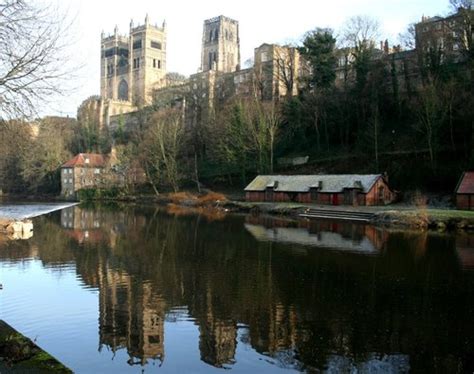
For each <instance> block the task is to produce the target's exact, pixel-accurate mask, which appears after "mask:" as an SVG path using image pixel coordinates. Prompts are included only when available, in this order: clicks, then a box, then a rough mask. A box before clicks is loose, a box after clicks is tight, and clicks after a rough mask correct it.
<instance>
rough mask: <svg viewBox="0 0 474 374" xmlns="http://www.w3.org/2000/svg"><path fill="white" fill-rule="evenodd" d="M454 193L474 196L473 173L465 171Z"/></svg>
mask: <svg viewBox="0 0 474 374" xmlns="http://www.w3.org/2000/svg"><path fill="white" fill-rule="evenodd" d="M456 193H461V194H464V193H466V194H474V171H466V172H465V173H464V174H463V175H462V177H461V180H460V181H459V183H458V187H457V188H456Z"/></svg>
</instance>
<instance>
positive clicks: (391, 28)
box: [43, 0, 449, 116]
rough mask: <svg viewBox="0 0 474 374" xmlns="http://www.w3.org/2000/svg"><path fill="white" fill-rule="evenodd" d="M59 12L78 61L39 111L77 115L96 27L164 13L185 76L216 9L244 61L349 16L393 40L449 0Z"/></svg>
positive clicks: (92, 60) (270, 1)
mask: <svg viewBox="0 0 474 374" xmlns="http://www.w3.org/2000/svg"><path fill="white" fill-rule="evenodd" d="M57 5H58V7H60V8H61V10H62V11H65V12H67V14H68V16H69V17H70V18H73V19H74V21H73V26H72V28H71V34H73V36H72V41H73V43H72V46H71V53H70V54H71V56H72V58H73V62H71V65H74V66H76V65H81V66H82V68H81V69H79V70H78V71H77V72H76V75H77V77H75V78H74V79H72V80H71V82H70V83H71V84H72V85H73V87H74V89H73V90H72V91H71V92H70V93H68V95H67V97H63V98H60V99H58V100H54V102H52V104H51V106H50V107H49V108H45V109H44V111H43V112H44V114H45V115H46V114H56V115H61V114H62V115H70V116H75V115H76V110H77V107H78V106H79V104H80V103H81V102H82V101H83V100H84V99H86V98H87V97H89V96H91V95H98V94H99V91H100V82H99V74H100V34H101V32H102V30H103V31H104V32H105V33H106V34H107V33H113V30H114V27H115V25H117V26H118V28H119V33H124V34H125V33H126V32H127V31H128V28H129V23H130V19H132V18H133V20H134V22H135V25H136V24H137V23H143V22H144V19H145V15H146V14H147V13H148V15H149V17H150V22H151V23H158V24H161V23H162V22H163V20H164V19H166V23H167V29H168V49H167V60H168V71H176V72H179V73H181V74H185V75H189V74H193V73H195V72H197V69H198V68H199V65H200V47H201V36H202V35H201V34H202V23H203V21H204V20H205V19H208V18H212V17H215V16H218V15H221V14H222V15H225V16H228V17H231V18H234V19H236V20H238V21H239V23H240V43H241V57H242V58H241V60H242V64H244V62H245V61H246V60H247V59H249V58H251V57H252V56H253V49H254V48H255V47H257V46H259V45H260V44H262V43H264V42H267V43H285V42H290V41H291V42H297V41H299V40H301V37H302V35H303V34H304V33H305V32H306V31H308V30H311V29H314V28H315V27H331V28H333V29H335V30H336V32H337V31H338V29H339V28H340V27H341V26H342V25H343V24H344V22H345V21H346V20H347V19H348V18H349V17H351V16H355V15H369V16H371V17H375V18H377V19H378V20H379V22H380V23H381V25H382V33H383V35H382V37H383V38H388V39H389V40H390V41H391V42H397V41H398V40H397V37H398V34H399V33H400V32H402V31H404V30H405V29H406V26H407V25H408V24H409V23H411V22H415V21H419V20H420V19H421V16H422V15H428V16H434V15H443V14H446V13H447V11H448V10H449V1H448V0H337V1H322V0H287V1H284V0H252V1H249V0H241V1H235V0H233V1H229V0H200V1H197V0H195V1H192V0H190V1H182V0H162V1H151V0H61V1H60V2H59V1H58V2H57Z"/></svg>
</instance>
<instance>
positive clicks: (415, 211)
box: [0, 190, 474, 231]
mask: <svg viewBox="0 0 474 374" xmlns="http://www.w3.org/2000/svg"><path fill="white" fill-rule="evenodd" d="M239 198H242V197H241V196H237V195H235V194H234V195H232V194H223V193H218V192H213V191H209V190H208V191H206V192H204V193H201V194H196V193H193V192H178V193H163V194H160V195H128V196H121V197H120V198H101V199H93V200H91V201H99V202H112V203H115V202H118V203H120V202H122V203H128V204H129V203H131V204H137V205H158V206H165V207H166V208H167V210H168V211H169V212H170V213H172V214H176V215H186V214H202V215H205V216H207V217H209V218H211V219H212V218H216V217H220V216H222V215H224V214H226V213H230V212H234V213H235V212H238V213H253V214H258V213H262V214H269V215H276V216H290V217H293V218H303V217H302V215H304V214H305V212H307V211H308V210H313V209H319V210H321V211H330V212H332V213H334V212H341V213H344V215H345V216H349V218H347V217H346V219H348V220H350V216H351V214H350V213H353V215H354V217H355V216H356V215H357V214H360V213H363V214H370V215H371V218H370V220H368V222H369V223H371V224H374V225H379V226H391V227H401V228H415V229H437V230H474V211H461V210H456V209H449V208H443V209H440V208H435V207H429V206H425V205H422V206H416V205H408V204H392V205H388V206H359V207H353V206H344V205H339V206H330V205H316V204H302V203H276V202H246V201H242V200H240V199H239ZM74 204H75V203H72V204H70V205H74ZM45 205H49V204H45ZM52 205H56V206H58V205H59V204H57V203H56V204H52ZM65 205H69V204H65ZM4 209H6V208H4ZM8 209H10V210H11V207H9V208H8ZM41 214H44V212H43V213H41ZM3 216H5V214H3ZM29 217H31V215H30V216H29ZM2 218H3V221H2ZM22 218H25V217H22ZM4 221H5V218H4V217H2V211H1V207H0V231H1V226H2V223H4Z"/></svg>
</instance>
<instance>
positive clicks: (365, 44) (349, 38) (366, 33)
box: [342, 16, 380, 50]
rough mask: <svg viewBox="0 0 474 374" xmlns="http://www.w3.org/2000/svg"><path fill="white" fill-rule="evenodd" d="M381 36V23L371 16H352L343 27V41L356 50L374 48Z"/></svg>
mask: <svg viewBox="0 0 474 374" xmlns="http://www.w3.org/2000/svg"><path fill="white" fill-rule="evenodd" d="M379 37H380V23H379V21H378V20H376V19H374V18H371V17H369V16H355V17H351V18H349V19H348V20H347V21H346V23H345V25H344V27H343V29H342V43H343V44H345V46H347V47H350V48H354V49H356V50H361V49H373V48H374V47H375V41H376V40H377V39H378V38H379Z"/></svg>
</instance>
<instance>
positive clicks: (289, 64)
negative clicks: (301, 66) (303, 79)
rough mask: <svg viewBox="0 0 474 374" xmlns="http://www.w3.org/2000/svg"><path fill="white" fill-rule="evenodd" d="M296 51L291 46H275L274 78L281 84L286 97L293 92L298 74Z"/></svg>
mask: <svg viewBox="0 0 474 374" xmlns="http://www.w3.org/2000/svg"><path fill="white" fill-rule="evenodd" d="M298 56H299V54H298V50H297V49H296V48H295V47H293V46H283V47H280V46H275V71H274V74H275V77H276V79H277V81H278V82H280V83H281V84H283V86H284V87H285V91H286V93H285V94H286V97H291V96H292V95H293V92H294V88H295V84H296V78H297V74H298Z"/></svg>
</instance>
